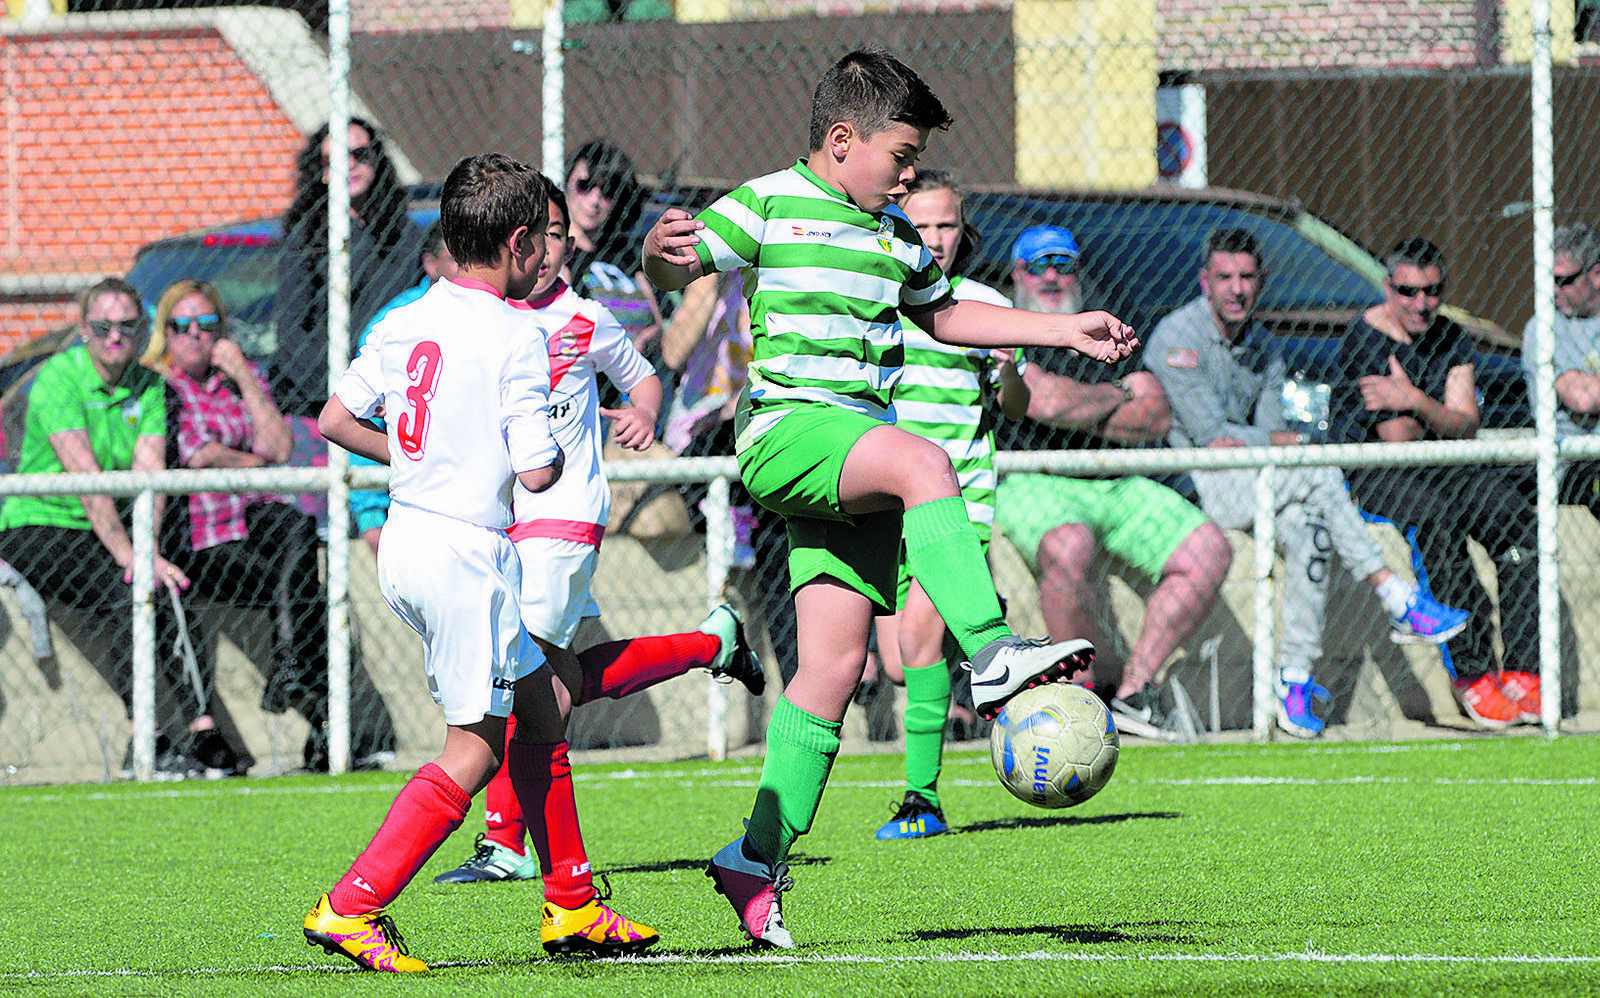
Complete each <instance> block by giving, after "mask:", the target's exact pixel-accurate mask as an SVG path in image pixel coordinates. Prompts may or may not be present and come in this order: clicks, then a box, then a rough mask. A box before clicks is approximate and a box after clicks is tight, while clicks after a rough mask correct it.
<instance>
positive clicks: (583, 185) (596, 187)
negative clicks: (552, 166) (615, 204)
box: [572, 177, 617, 201]
mask: <svg viewBox="0 0 1600 998" xmlns="http://www.w3.org/2000/svg"><path fill="white" fill-rule="evenodd" d="M616 186H617V185H616V184H615V183H612V182H608V181H606V180H597V179H595V178H594V177H574V178H573V180H572V189H573V190H575V191H577V192H578V193H579V194H587V193H589V192H590V191H599V192H600V193H601V194H604V195H605V196H606V197H608V198H610V199H611V200H613V201H615V200H616V199H617V193H616Z"/></svg>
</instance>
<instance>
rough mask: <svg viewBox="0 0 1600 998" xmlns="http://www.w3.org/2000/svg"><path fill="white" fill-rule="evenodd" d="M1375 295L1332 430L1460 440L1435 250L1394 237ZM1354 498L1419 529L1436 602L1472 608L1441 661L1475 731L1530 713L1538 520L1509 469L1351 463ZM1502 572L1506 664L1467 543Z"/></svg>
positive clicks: (1466, 371)
mask: <svg viewBox="0 0 1600 998" xmlns="http://www.w3.org/2000/svg"><path fill="white" fill-rule="evenodd" d="M1384 266H1385V267H1386V268H1387V271H1388V276H1387V277H1386V278H1385V279H1384V284H1383V288H1384V300H1383V302H1381V303H1380V304H1377V305H1374V306H1372V307H1371V308H1369V309H1367V310H1366V311H1365V312H1363V313H1362V314H1361V315H1359V316H1357V317H1356V318H1355V319H1353V320H1352V321H1351V323H1350V326H1349V328H1348V329H1347V330H1346V332H1345V336H1344V341H1343V342H1342V343H1341V344H1340V357H1339V359H1340V364H1339V371H1340V375H1339V377H1340V381H1339V383H1338V384H1336V385H1335V386H1334V395H1333V406H1334V408H1333V412H1334V425H1335V427H1336V431H1337V432H1338V433H1339V434H1340V435H1341V436H1342V438H1343V439H1344V440H1347V441H1349V442H1352V443H1392V444H1400V443H1405V442H1409V441H1412V440H1466V439H1470V438H1471V437H1474V436H1476V435H1477V433H1478V424H1479V412H1478V392H1477V386H1476V384H1475V379H1474V376H1473V375H1474V364H1475V357H1474V351H1473V344H1472V338H1471V337H1470V336H1469V335H1468V334H1467V332H1466V330H1464V329H1462V328H1461V326H1460V325H1458V324H1457V323H1455V322H1454V321H1452V320H1451V319H1449V318H1447V317H1445V316H1443V315H1441V314H1440V313H1439V304H1440V302H1441V301H1442V300H1443V295H1444V290H1445V259H1444V254H1443V253H1442V252H1441V251H1440V250H1439V247H1438V246H1435V245H1434V244H1433V243H1431V242H1429V241H1428V240H1426V239H1421V238H1415V237H1413V238H1410V239H1403V240H1401V241H1400V242H1399V243H1397V244H1395V246H1394V248H1393V249H1391V250H1390V251H1389V253H1388V254H1387V255H1386V256H1385V257H1384ZM1350 489H1351V492H1352V493H1354V495H1355V498H1356V501H1357V502H1359V503H1360V504H1361V506H1362V508H1363V509H1365V510H1367V512H1369V513H1373V514H1376V515H1378V516H1381V517H1384V518H1386V519H1388V520H1391V521H1392V522H1393V523H1394V524H1395V526H1396V527H1398V528H1399V529H1400V531H1401V532H1402V533H1404V532H1406V531H1408V530H1409V529H1411V528H1413V527H1414V528H1415V529H1416V542H1417V547H1418V549H1419V550H1420V551H1421V554H1422V564H1423V567H1424V569H1425V571H1426V573H1427V576H1428V581H1429V582H1430V583H1431V585H1432V588H1433V591H1434V593H1435V595H1437V596H1438V598H1439V599H1440V600H1442V601H1444V602H1446V603H1449V604H1450V605H1452V606H1464V607H1468V608H1470V609H1471V610H1472V620H1471V622H1470V623H1469V625H1468V626H1467V628H1466V630H1465V631H1464V632H1463V633H1462V635H1461V636H1460V637H1459V638H1456V639H1454V640H1452V641H1450V642H1449V643H1448V644H1446V645H1445V648H1444V665H1445V669H1446V671H1448V672H1449V673H1450V678H1451V688H1452V690H1453V691H1454V693H1455V697H1456V700H1457V701H1458V702H1459V703H1460V705H1461V709H1462V711H1463V712H1464V713H1465V714H1466V715H1467V716H1468V717H1469V718H1471V719H1472V720H1474V721H1476V722H1477V723H1478V724H1480V725H1482V726H1484V727H1490V728H1503V727H1506V726H1508V725H1512V724H1517V723H1519V722H1528V723H1537V722H1538V720H1539V658H1538V645H1539V629H1538V619H1539V596H1538V578H1539V568H1538V557H1537V552H1538V537H1537V519H1536V517H1535V516H1534V511H1533V508H1532V506H1531V504H1530V501H1529V499H1528V496H1527V492H1526V490H1524V489H1522V488H1521V487H1519V483H1518V480H1517V478H1516V472H1515V471H1513V470H1511V469H1506V468H1501V467H1498V466H1483V465H1475V466H1470V467H1469V466H1462V465H1452V466H1449V467H1442V468H1434V467H1405V468H1358V469H1356V470H1355V471H1353V472H1352V473H1351V475H1350ZM1469 538H1471V539H1474V540H1477V541H1478V542H1479V543H1480V544H1482V545H1483V548H1484V550H1485V551H1487V552H1488V554H1489V557H1490V558H1491V559H1493V561H1494V563H1495V566H1496V569H1497V574H1498V576H1499V590H1500V631H1501V637H1502V639H1503V644H1504V647H1505V655H1504V660H1503V662H1500V661H1496V656H1495V651H1494V625H1493V622H1492V618H1491V611H1492V609H1493V604H1492V603H1491V602H1490V599H1489V594H1488V592H1487V591H1485V590H1484V588H1483V586H1482V584H1481V583H1480V582H1479V580H1478V574H1477V572H1476V570H1475V569H1474V567H1473V563H1472V557H1471V555H1470V553H1469V552H1468V550H1467V541H1468V539H1469Z"/></svg>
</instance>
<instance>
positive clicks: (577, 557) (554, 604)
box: [517, 537, 600, 648]
mask: <svg viewBox="0 0 1600 998" xmlns="http://www.w3.org/2000/svg"><path fill="white" fill-rule="evenodd" d="M517 554H518V556H519V557H521V559H522V626H523V627H526V628H527V629H528V633H529V634H532V635H533V636H534V637H536V638H542V639H543V640H545V641H548V642H550V643H551V644H553V645H555V646H556V647H557V648H571V647H572V641H573V638H574V637H576V636H577V633H578V625H580V624H582V623H583V621H584V619H585V618H588V617H598V616H600V607H599V605H598V604H596V603H595V601H594V597H593V596H592V595H590V593H589V584H590V583H591V582H593V581H594V567H595V565H596V564H597V563H598V562H599V561H600V549H599V548H597V547H595V546H594V545H593V544H585V543H583V542H581V541H566V540H558V539H556V538H554V537H529V538H528V539H526V540H521V541H517Z"/></svg>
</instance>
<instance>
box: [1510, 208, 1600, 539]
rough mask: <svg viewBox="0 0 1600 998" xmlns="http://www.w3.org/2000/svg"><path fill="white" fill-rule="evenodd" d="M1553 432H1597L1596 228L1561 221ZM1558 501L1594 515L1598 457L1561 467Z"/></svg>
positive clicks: (1530, 360)
mask: <svg viewBox="0 0 1600 998" xmlns="http://www.w3.org/2000/svg"><path fill="white" fill-rule="evenodd" d="M1554 271H1555V283H1556V312H1557V313H1558V314H1557V315H1556V318H1555V322H1554V327H1555V329H1554V332H1555V345H1556V347H1555V377H1556V432H1557V434H1559V435H1560V436H1562V437H1569V436H1579V435H1582V434H1591V433H1600V231H1597V230H1595V229H1594V228H1593V227H1591V226H1588V225H1581V224H1579V225H1564V226H1562V227H1561V228H1559V229H1557V230H1556V239H1555V267H1554ZM1533 336H1534V322H1533V320H1532V319H1529V320H1528V325H1527V327H1526V328H1524V329H1523V331H1522V369H1523V371H1524V373H1525V374H1526V375H1527V379H1528V385H1529V386H1530V388H1531V387H1532V386H1533V385H1536V384H1538V378H1539V371H1538V370H1536V368H1535V365H1534V357H1535V356H1536V354H1535V352H1534V343H1533ZM1561 502H1562V503H1563V504H1564V505H1572V506H1587V507H1589V511H1590V512H1591V513H1594V514H1595V515H1596V516H1600V461H1595V460H1587V461H1573V462H1570V463H1568V464H1567V465H1565V466H1564V467H1563V468H1562V474H1561Z"/></svg>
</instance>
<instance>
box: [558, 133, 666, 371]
mask: <svg viewBox="0 0 1600 998" xmlns="http://www.w3.org/2000/svg"><path fill="white" fill-rule="evenodd" d="M565 193H566V195H567V204H568V205H569V206H570V207H571V209H572V239H573V244H574V246H575V247H576V248H575V249H574V251H573V254H572V259H571V261H569V263H568V265H567V274H568V276H569V277H570V278H571V280H569V281H568V283H569V284H571V285H572V289H573V290H574V291H576V292H578V294H580V295H582V296H583V297H585V298H588V299H590V300H592V301H596V302H599V303H600V304H601V305H603V306H605V308H606V309H607V310H608V311H610V312H611V314H612V315H614V316H616V317H617V321H618V322H620V323H622V326H623V328H624V329H626V330H628V334H629V336H631V337H632V339H633V345H634V348H635V349H637V350H639V351H640V352H642V353H644V354H645V356H646V357H648V358H650V359H651V361H652V362H654V361H655V360H657V359H658V358H659V357H660V356H661V344H660V342H659V340H660V336H661V328H662V318H661V309H660V307H659V304H658V303H657V301H656V293H655V289H654V288H652V287H651V286H650V281H649V279H648V278H647V277H645V275H644V268H643V267H642V266H640V263H639V246H638V243H637V242H635V240H634V238H633V227H634V225H635V223H637V222H638V221H639V215H640V213H641V212H642V211H643V210H644V188H643V187H641V186H640V185H639V178H638V176H637V175H636V174H635V172H634V168H633V160H632V159H630V158H628V154H627V153H625V152H623V151H622V150H621V149H619V148H617V147H616V146H615V145H612V144H611V143H610V142H606V141H604V140H602V139H591V140H590V141H588V142H585V143H584V144H583V145H581V146H579V147H578V148H577V150H576V151H575V152H573V154H572V155H571V156H569V157H568V158H567V179H566V184H565Z"/></svg>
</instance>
